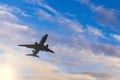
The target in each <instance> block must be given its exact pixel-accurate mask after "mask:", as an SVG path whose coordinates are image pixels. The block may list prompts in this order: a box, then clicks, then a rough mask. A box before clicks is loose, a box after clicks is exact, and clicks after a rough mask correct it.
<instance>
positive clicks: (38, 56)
mask: <svg viewBox="0 0 120 80" xmlns="http://www.w3.org/2000/svg"><path fill="white" fill-rule="evenodd" d="M26 55H27V56H33V57H39V56H37V55H34V54H26Z"/></svg>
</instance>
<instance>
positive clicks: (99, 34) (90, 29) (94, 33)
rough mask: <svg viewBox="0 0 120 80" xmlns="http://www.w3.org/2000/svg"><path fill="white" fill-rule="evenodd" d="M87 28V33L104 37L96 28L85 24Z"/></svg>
mask: <svg viewBox="0 0 120 80" xmlns="http://www.w3.org/2000/svg"><path fill="white" fill-rule="evenodd" d="M87 30H88V32H89V33H91V34H93V35H95V36H99V37H104V35H103V33H102V31H101V30H99V29H97V28H93V27H92V26H89V25H87Z"/></svg>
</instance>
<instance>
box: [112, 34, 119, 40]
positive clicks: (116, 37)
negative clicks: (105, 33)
mask: <svg viewBox="0 0 120 80" xmlns="http://www.w3.org/2000/svg"><path fill="white" fill-rule="evenodd" d="M111 36H112V37H113V38H114V39H115V40H117V41H120V35H117V34H113V35H111Z"/></svg>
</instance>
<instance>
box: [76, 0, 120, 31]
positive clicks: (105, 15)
mask: <svg viewBox="0 0 120 80" xmlns="http://www.w3.org/2000/svg"><path fill="white" fill-rule="evenodd" d="M76 1H79V2H80V3H82V4H85V5H86V6H87V7H88V8H89V9H90V10H91V11H92V12H93V19H94V20H95V21H96V22H97V23H98V24H100V25H102V26H104V27H109V28H110V29H114V30H115V31H117V30H118V29H119V27H118V25H120V23H119V21H120V19H119V16H120V15H119V14H120V12H119V11H118V10H115V9H113V8H106V7H104V6H103V5H95V4H94V3H93V2H92V0H85V1H84V0H76Z"/></svg>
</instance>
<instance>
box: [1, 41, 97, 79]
mask: <svg viewBox="0 0 120 80" xmlns="http://www.w3.org/2000/svg"><path fill="white" fill-rule="evenodd" d="M0 46H2V47H1V49H2V50H4V51H5V52H4V53H2V54H0V55H1V58H0V61H2V62H1V64H2V65H0V70H1V69H3V72H5V70H4V69H7V70H9V69H10V68H11V71H10V73H12V74H11V75H10V74H9V75H6V76H5V77H0V79H1V78H2V79H6V77H7V79H8V80H9V79H26V80H33V79H36V80H39V79H42V80H48V79H49V80H50V79H51V80H54V79H55V80H56V79H57V80H61V79H62V80H63V79H65V80H77V79H78V80H83V79H86V80H89V79H91V80H96V79H95V78H94V77H91V76H89V75H87V74H70V73H65V72H64V71H62V70H61V69H60V68H58V67H57V66H55V65H52V64H50V63H47V62H45V61H42V60H39V59H34V58H33V59H32V58H30V57H27V56H24V55H23V54H21V53H24V54H25V52H23V51H18V50H14V49H12V48H10V47H9V46H6V45H4V44H1V43H0ZM15 56H19V57H15ZM20 64H24V65H20ZM33 64H34V65H33ZM15 71H16V72H15ZM13 73H15V74H13ZM0 74H2V72H0ZM35 74H36V75H35ZM13 76H14V77H13Z"/></svg>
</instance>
